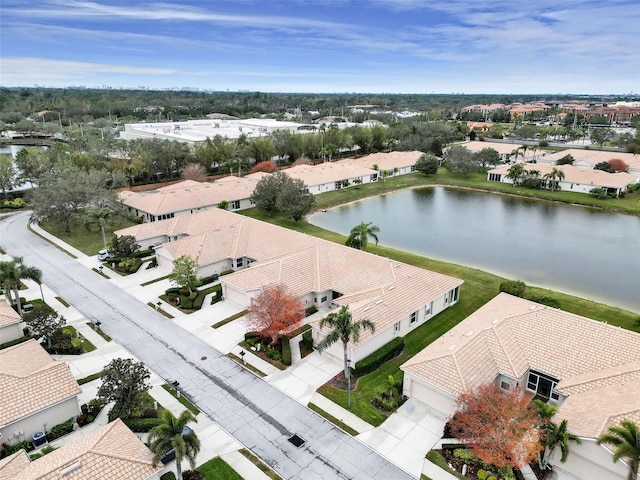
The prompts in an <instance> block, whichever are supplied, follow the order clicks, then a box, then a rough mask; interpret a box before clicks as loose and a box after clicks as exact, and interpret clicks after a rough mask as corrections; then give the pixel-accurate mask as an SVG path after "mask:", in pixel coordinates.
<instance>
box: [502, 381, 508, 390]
mask: <svg viewBox="0 0 640 480" xmlns="http://www.w3.org/2000/svg"><path fill="white" fill-rule="evenodd" d="M500 388H501V389H502V390H509V384H508V383H507V382H500Z"/></svg>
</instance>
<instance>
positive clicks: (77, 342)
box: [62, 325, 96, 353]
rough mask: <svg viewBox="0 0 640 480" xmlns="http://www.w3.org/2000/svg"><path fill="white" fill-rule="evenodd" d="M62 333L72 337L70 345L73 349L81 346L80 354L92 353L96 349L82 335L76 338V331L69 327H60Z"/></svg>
mask: <svg viewBox="0 0 640 480" xmlns="http://www.w3.org/2000/svg"><path fill="white" fill-rule="evenodd" d="M62 331H63V332H64V333H67V334H69V335H72V336H73V339H72V340H71V345H73V346H74V347H79V346H82V353H88V352H93V351H94V350H95V349H96V347H95V345H94V344H93V343H91V342H90V341H89V340H87V339H86V338H84V337H83V336H82V335H80V336H79V337H78V331H77V330H76V329H75V328H74V327H72V326H71V325H66V326H64V327H62Z"/></svg>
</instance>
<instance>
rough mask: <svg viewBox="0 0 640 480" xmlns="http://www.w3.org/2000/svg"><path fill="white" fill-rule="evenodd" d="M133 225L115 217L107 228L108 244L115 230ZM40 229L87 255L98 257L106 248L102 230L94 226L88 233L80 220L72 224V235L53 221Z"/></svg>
mask: <svg viewBox="0 0 640 480" xmlns="http://www.w3.org/2000/svg"><path fill="white" fill-rule="evenodd" d="M131 225H134V223H133V222H131V221H129V220H127V219H125V218H123V217H114V219H113V221H112V222H111V223H110V224H109V225H107V226H105V232H106V234H107V242H110V240H111V238H112V237H113V232H114V231H115V230H119V229H121V228H126V227H130V226H131ZM40 227H42V228H43V229H44V230H46V231H47V232H49V233H50V234H52V235H55V236H56V237H58V238H59V239H61V240H63V241H65V242H67V243H68V244H69V245H71V246H72V247H75V248H77V249H78V250H80V251H81V252H82V253H84V254H86V255H96V254H97V253H98V251H99V250H102V249H103V248H104V243H103V242H102V234H101V233H100V229H98V228H97V227H95V226H94V227H92V228H91V230H89V231H87V228H86V227H85V226H84V225H82V221H80V220H74V221H72V222H71V233H67V232H65V227H64V225H63V224H62V223H59V222H54V221H52V220H45V221H43V222H42V223H41V224H40Z"/></svg>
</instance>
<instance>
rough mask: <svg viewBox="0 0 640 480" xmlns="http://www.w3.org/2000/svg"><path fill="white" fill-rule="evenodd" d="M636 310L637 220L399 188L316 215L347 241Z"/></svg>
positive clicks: (639, 303)
mask: <svg viewBox="0 0 640 480" xmlns="http://www.w3.org/2000/svg"><path fill="white" fill-rule="evenodd" d="M362 221H365V222H373V223H375V224H376V225H377V226H378V227H380V232H379V234H378V237H379V239H380V243H381V244H384V245H387V246H390V247H393V248H397V249H399V250H405V251H408V252H413V253H417V254H420V255H424V256H427V257H430V258H435V259H440V260H444V261H447V262H452V263H457V264H460V265H466V266H470V267H475V268H479V269H482V270H485V271H489V272H493V273H496V274H499V275H502V276H504V277H506V278H511V279H519V280H522V281H524V282H525V283H527V284H530V285H537V286H541V287H545V288H549V289H552V290H558V291H563V292H567V293H571V294H574V295H577V296H580V297H583V298H587V299H591V300H596V301H599V302H603V303H606V304H609V305H613V306H618V307H621V308H625V309H628V310H632V311H636V312H640V217H638V216H634V215H623V214H614V213H608V212H604V211H601V210H598V209H592V208H585V207H579V206H572V205H566V204H561V203H554V202H548V201H541V200H528V199H523V198H519V197H514V196H508V195H498V194H490V193H482V192H477V191H472V190H464V189H455V188H445V187H434V188H420V189H412V190H403V191H401V192H395V193H391V194H386V195H380V196H377V197H372V198H369V199H366V200H362V201H359V202H355V203H351V204H348V205H343V206H341V207H337V208H333V209H330V210H328V211H326V212H319V213H316V214H314V215H312V216H311V218H310V222H311V223H313V224H314V225H318V226H320V227H323V228H326V229H328V230H333V231H336V232H339V233H342V234H345V235H347V234H348V233H349V231H350V230H351V228H352V227H353V226H355V225H357V224H359V223H360V222H362Z"/></svg>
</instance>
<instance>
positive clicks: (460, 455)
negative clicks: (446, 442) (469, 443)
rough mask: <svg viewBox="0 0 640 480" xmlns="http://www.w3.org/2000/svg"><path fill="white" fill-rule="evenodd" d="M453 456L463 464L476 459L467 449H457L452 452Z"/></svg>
mask: <svg viewBox="0 0 640 480" xmlns="http://www.w3.org/2000/svg"><path fill="white" fill-rule="evenodd" d="M453 456H454V457H456V458H457V459H458V460H463V461H465V462H471V461H473V460H475V459H476V456H475V455H474V453H473V452H472V451H471V450H469V449H467V448H458V449H456V450H454V451H453Z"/></svg>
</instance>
